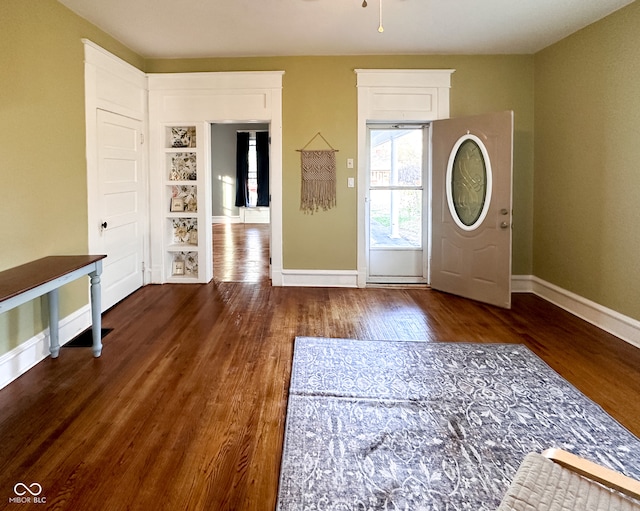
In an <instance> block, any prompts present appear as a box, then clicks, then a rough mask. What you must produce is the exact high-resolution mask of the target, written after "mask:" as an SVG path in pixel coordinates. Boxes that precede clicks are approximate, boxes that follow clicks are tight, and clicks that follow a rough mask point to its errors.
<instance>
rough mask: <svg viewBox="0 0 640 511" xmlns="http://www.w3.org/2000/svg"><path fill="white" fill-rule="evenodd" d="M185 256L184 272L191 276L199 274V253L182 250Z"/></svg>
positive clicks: (181, 254) (181, 253)
mask: <svg viewBox="0 0 640 511" xmlns="http://www.w3.org/2000/svg"><path fill="white" fill-rule="evenodd" d="M180 256H181V257H183V258H184V274H185V275H186V276H190V277H197V276H198V254H197V253H196V252H180Z"/></svg>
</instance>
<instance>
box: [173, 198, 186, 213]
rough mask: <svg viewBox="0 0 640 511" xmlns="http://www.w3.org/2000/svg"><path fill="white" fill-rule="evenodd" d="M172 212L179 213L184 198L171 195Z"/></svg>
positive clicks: (182, 206) (182, 209) (181, 209)
mask: <svg viewBox="0 0 640 511" xmlns="http://www.w3.org/2000/svg"><path fill="white" fill-rule="evenodd" d="M170 210H171V212H172V213H179V212H182V211H184V199H183V198H182V197H171V208H170Z"/></svg>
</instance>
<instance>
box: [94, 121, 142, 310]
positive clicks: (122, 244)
mask: <svg viewBox="0 0 640 511" xmlns="http://www.w3.org/2000/svg"><path fill="white" fill-rule="evenodd" d="M97 123H98V125H97V130H96V131H97V146H98V180H97V181H98V190H99V196H98V203H99V209H100V212H101V214H100V222H99V224H98V225H95V226H94V227H95V228H96V229H98V231H99V232H100V236H99V241H98V243H97V245H99V246H96V247H95V248H96V249H97V251H98V252H99V253H102V254H107V258H106V259H105V260H104V262H103V273H102V303H103V308H104V309H105V310H106V309H108V308H109V307H111V306H113V305H115V304H116V303H117V302H119V301H120V300H122V298H124V297H126V296H128V295H129V294H131V293H133V292H134V291H136V290H137V289H139V288H140V287H142V285H143V284H144V278H143V259H144V236H145V232H144V228H145V222H144V211H145V206H144V205H145V202H146V183H145V180H144V171H143V158H142V153H143V139H142V122H141V121H138V120H135V119H131V118H129V117H125V116H122V115H118V114H114V113H112V112H105V111H104V110H98V112H97Z"/></svg>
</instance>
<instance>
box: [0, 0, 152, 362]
mask: <svg viewBox="0 0 640 511" xmlns="http://www.w3.org/2000/svg"><path fill="white" fill-rule="evenodd" d="M83 37H86V38H89V39H91V40H93V41H94V42H96V43H97V44H99V45H101V46H103V47H105V48H107V49H108V50H109V51H111V52H113V53H115V54H117V55H118V56H120V57H121V58H123V59H125V60H128V61H129V62H131V63H132V64H133V65H136V66H138V67H142V66H143V64H144V61H143V60H142V59H141V58H140V57H138V56H137V55H135V54H134V53H132V52H131V51H129V50H127V49H126V48H125V47H124V46H123V45H121V44H120V43H118V42H116V41H115V40H113V39H112V38H110V37H109V36H107V35H106V34H104V33H103V32H101V31H99V30H98V29H96V28H95V27H94V26H93V25H91V24H89V23H87V22H86V21H85V20H83V19H82V18H79V17H78V16H76V15H75V14H73V13H72V12H71V11H69V10H68V9H66V8H65V7H63V6H62V5H60V4H59V3H57V2H56V1H54V0H2V1H1V2H0V83H1V85H0V126H2V136H0V154H2V159H1V160H0V183H2V200H1V201H0V218H2V222H1V224H0V225H1V227H0V239H1V240H2V242H0V270H4V269H6V268H10V267H13V266H17V265H19V264H22V263H26V262H28V261H31V260H34V259H38V258H40V257H43V256H46V255H54V254H74V253H84V252H86V251H87V204H86V201H87V185H86V163H85V121H84V115H85V113H84V53H83V45H82V42H81V41H80V39H81V38H83ZM87 303H88V292H87V283H86V282H80V281H79V282H76V283H74V284H69V285H67V286H65V287H64V288H63V289H62V292H61V295H60V307H61V309H60V313H61V316H62V317H64V316H66V315H68V314H70V313H71V312H73V311H75V310H77V309H79V308H81V307H82V306H83V305H85V304H87ZM47 324H48V321H47V319H46V318H44V319H43V317H42V311H41V310H40V300H34V301H33V302H31V303H28V304H25V305H24V306H22V307H19V308H17V309H14V310H12V311H10V312H7V313H5V314H0V355H2V354H3V353H5V352H7V351H9V350H11V349H12V348H14V347H16V346H17V345H19V344H20V343H21V342H23V341H25V340H27V339H29V338H31V337H32V336H33V335H35V334H37V333H38V332H41V331H42V330H43V329H44V328H45V326H46V325H47Z"/></svg>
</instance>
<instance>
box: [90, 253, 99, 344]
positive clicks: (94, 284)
mask: <svg viewBox="0 0 640 511" xmlns="http://www.w3.org/2000/svg"><path fill="white" fill-rule="evenodd" d="M101 271H102V264H100V261H98V263H97V264H96V271H94V272H91V273H90V274H89V275H90V277H91V324H92V327H91V333H92V335H93V356H94V357H99V356H100V354H101V353H102V311H101V309H102V298H101V294H100V288H101V285H100V273H101Z"/></svg>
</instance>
